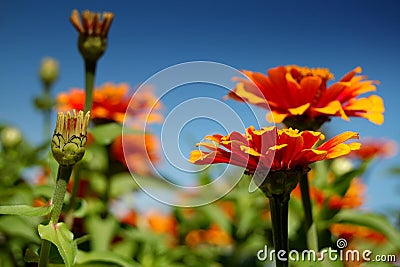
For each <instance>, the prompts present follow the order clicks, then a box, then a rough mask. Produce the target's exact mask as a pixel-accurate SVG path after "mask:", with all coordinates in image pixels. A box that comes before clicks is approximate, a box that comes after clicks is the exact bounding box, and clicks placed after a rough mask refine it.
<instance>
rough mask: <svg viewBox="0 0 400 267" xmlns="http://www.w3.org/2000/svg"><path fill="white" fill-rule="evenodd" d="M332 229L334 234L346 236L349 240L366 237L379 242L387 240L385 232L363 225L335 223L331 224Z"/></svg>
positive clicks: (341, 236)
mask: <svg viewBox="0 0 400 267" xmlns="http://www.w3.org/2000/svg"><path fill="white" fill-rule="evenodd" d="M330 230H331V232H332V234H333V235H335V236H337V237H340V238H345V239H346V240H347V241H352V240H354V239H366V240H370V241H375V242H377V243H383V242H385V241H386V237H385V235H384V234H382V233H379V232H378V231H375V230H373V229H371V228H368V227H366V226H361V225H353V224H341V223H334V224H332V225H331V227H330Z"/></svg>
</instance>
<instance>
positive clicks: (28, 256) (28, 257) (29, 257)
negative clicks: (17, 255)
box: [24, 248, 39, 263]
mask: <svg viewBox="0 0 400 267" xmlns="http://www.w3.org/2000/svg"><path fill="white" fill-rule="evenodd" d="M24 260H25V261H26V262H30V263H32V262H39V255H38V254H37V253H36V252H34V251H32V250H31V249H30V248H28V249H27V250H26V251H25V256H24Z"/></svg>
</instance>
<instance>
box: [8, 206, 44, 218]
mask: <svg viewBox="0 0 400 267" xmlns="http://www.w3.org/2000/svg"><path fill="white" fill-rule="evenodd" d="M51 208H52V206H45V207H32V206H28V205H9V206H0V214H9V215H20V216H44V215H47V214H49V213H50V211H51Z"/></svg>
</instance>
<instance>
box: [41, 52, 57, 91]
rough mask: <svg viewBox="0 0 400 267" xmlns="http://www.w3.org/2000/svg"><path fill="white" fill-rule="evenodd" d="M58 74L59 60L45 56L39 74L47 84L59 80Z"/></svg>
mask: <svg viewBox="0 0 400 267" xmlns="http://www.w3.org/2000/svg"><path fill="white" fill-rule="evenodd" d="M58 74H59V67H58V62H57V61H56V60H55V59H53V58H51V57H45V58H44V59H43V60H42V64H41V66H40V70H39V76H40V79H41V80H42V82H43V83H44V84H45V85H47V86H50V85H52V84H53V83H54V82H55V81H56V80H57V78H58Z"/></svg>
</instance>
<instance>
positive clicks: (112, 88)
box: [57, 83, 162, 123]
mask: <svg viewBox="0 0 400 267" xmlns="http://www.w3.org/2000/svg"><path fill="white" fill-rule="evenodd" d="M130 101H131V94H129V86H128V85H127V84H125V83H122V84H119V85H117V84H113V83H105V84H103V85H102V86H101V87H100V88H95V89H94V92H93V105H92V110H91V118H92V119H93V120H94V121H97V122H99V121H106V122H108V121H115V122H119V123H122V122H123V120H124V117H125V114H128V115H129V116H133V117H135V118H139V119H141V120H146V121H147V122H148V123H149V122H160V121H161V120H162V116H161V115H160V114H159V113H157V111H159V109H160V108H161V105H160V104H157V102H156V97H155V96H154V95H153V94H152V92H151V91H149V90H148V91H146V90H143V91H141V93H140V95H137V96H135V97H134V98H133V99H132V102H131V103H130ZM57 102H58V109H59V110H61V111H65V110H71V109H76V110H83V109H84V102H85V91H84V90H82V89H76V88H75V89H71V91H70V92H69V93H61V94H60V95H58V97H57ZM155 103H156V105H155ZM129 104H130V105H129ZM153 105H154V108H153V110H155V113H152V114H150V116H149V117H147V114H144V113H143V111H144V110H149V109H150V108H151V107H152V106H153ZM145 116H146V117H145Z"/></svg>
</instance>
